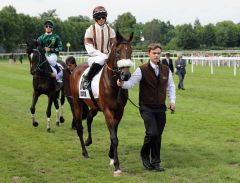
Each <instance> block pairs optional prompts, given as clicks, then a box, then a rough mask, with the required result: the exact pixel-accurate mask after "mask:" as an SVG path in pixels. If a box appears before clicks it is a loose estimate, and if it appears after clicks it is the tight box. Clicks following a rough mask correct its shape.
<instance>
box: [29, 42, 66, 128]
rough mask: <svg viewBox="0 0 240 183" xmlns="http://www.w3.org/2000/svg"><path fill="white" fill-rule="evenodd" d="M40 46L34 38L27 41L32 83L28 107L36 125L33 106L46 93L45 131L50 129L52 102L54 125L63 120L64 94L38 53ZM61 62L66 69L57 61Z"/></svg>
mask: <svg viewBox="0 0 240 183" xmlns="http://www.w3.org/2000/svg"><path fill="white" fill-rule="evenodd" d="M40 49H41V46H40V45H39V43H38V41H37V40H36V39H32V40H30V41H27V49H26V51H27V55H28V59H29V63H30V73H31V74H32V75H33V80H32V85H33V96H32V105H31V108H30V111H31V115H32V124H33V126H34V127H37V126H38V121H36V120H35V116H34V115H35V106H36V103H37V101H38V97H39V96H40V95H42V94H45V95H47V97H48V105H47V110H46V115H47V131H48V132H50V131H51V127H50V117H51V108H52V103H54V106H55V108H56V125H57V126H59V121H60V123H63V122H64V117H63V104H64V102H65V95H64V91H63V86H61V85H60V84H57V82H56V79H55V78H54V77H52V70H51V67H50V65H49V63H48V62H47V61H46V59H45V58H43V56H42V54H41V53H40V51H39V50H40ZM58 63H60V64H61V66H62V67H63V69H66V68H67V66H66V64H65V63H64V62H63V61H58ZM60 91H61V98H60V101H61V114H60V117H59V104H58V98H59V95H60Z"/></svg>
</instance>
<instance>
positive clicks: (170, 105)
mask: <svg viewBox="0 0 240 183" xmlns="http://www.w3.org/2000/svg"><path fill="white" fill-rule="evenodd" d="M169 109H171V110H172V111H175V109H176V104H175V103H170V104H169Z"/></svg>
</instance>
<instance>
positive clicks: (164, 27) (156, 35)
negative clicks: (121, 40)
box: [143, 19, 174, 45]
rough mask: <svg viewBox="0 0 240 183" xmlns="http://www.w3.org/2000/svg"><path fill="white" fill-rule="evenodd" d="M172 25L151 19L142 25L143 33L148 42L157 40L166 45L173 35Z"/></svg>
mask: <svg viewBox="0 0 240 183" xmlns="http://www.w3.org/2000/svg"><path fill="white" fill-rule="evenodd" d="M173 29H174V26H173V25H171V24H170V22H169V21H168V22H167V23H165V22H162V21H160V20H157V19H153V20H152V21H151V22H147V23H146V24H145V25H144V29H143V35H144V37H145V39H146V41H147V42H148V43H152V42H159V43H161V44H163V45H166V44H167V43H168V42H169V41H170V40H171V39H172V38H173V36H174V34H173V32H172V30H173Z"/></svg>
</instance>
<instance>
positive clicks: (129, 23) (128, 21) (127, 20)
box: [113, 12, 137, 41]
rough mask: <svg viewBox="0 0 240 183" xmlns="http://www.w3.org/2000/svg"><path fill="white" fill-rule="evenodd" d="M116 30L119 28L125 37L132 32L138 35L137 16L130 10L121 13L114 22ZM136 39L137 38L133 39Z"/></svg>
mask: <svg viewBox="0 0 240 183" xmlns="http://www.w3.org/2000/svg"><path fill="white" fill-rule="evenodd" d="M113 27H114V29H115V30H119V31H120V32H121V34H122V35H123V36H124V37H126V38H127V37H128V36H129V35H130V34H131V33H132V32H134V34H135V35H136V34H137V32H135V31H136V30H135V27H136V18H135V17H134V16H133V15H132V14H131V13H129V12H127V13H123V14H122V15H119V16H118V17H117V19H116V20H115V21H114V23H113ZM133 41H135V38H134V39H133Z"/></svg>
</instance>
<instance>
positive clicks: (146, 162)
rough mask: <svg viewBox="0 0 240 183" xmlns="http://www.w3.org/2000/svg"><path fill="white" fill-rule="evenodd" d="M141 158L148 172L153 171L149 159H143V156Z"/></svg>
mask: <svg viewBox="0 0 240 183" xmlns="http://www.w3.org/2000/svg"><path fill="white" fill-rule="evenodd" d="M141 158H142V163H143V166H144V167H145V168H146V169H147V170H153V167H152V165H151V163H150V161H149V159H147V158H144V157H142V156H141Z"/></svg>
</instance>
